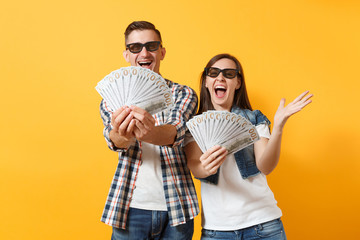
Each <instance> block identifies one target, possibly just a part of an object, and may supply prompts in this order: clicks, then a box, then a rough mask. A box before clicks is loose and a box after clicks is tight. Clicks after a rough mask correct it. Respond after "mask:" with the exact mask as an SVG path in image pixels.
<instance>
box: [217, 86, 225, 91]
mask: <svg viewBox="0 0 360 240" xmlns="http://www.w3.org/2000/svg"><path fill="white" fill-rule="evenodd" d="M215 89H224V90H226V88H225V87H224V86H216V87H215Z"/></svg>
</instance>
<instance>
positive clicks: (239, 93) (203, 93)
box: [197, 53, 252, 114]
mask: <svg viewBox="0 0 360 240" xmlns="http://www.w3.org/2000/svg"><path fill="white" fill-rule="evenodd" d="M223 58H227V59H230V60H232V61H233V62H234V63H235V64H236V68H237V69H239V72H240V74H238V78H239V79H240V82H241V85H240V88H239V89H237V90H235V95H234V100H233V104H232V105H233V106H238V107H240V108H242V109H250V110H252V107H251V104H250V101H249V98H248V94H247V91H246V86H245V76H244V71H243V68H242V66H241V64H240V62H239V60H237V59H236V57H234V56H232V55H230V54H227V53H222V54H218V55H216V56H215V57H213V58H212V59H210V61H209V62H208V64H207V65H206V68H208V67H211V66H212V65H214V64H215V62H217V61H219V60H220V59H223ZM205 84H206V73H205V70H204V71H203V72H202V74H201V78H200V104H199V110H198V113H197V114H201V113H203V112H206V111H208V110H214V106H213V104H212V102H211V96H210V93H209V90H208V89H207V87H205Z"/></svg>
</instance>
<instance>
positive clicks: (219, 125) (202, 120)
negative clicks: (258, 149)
mask: <svg viewBox="0 0 360 240" xmlns="http://www.w3.org/2000/svg"><path fill="white" fill-rule="evenodd" d="M186 126H187V127H188V129H189V131H190V133H191V135H192V136H193V137H194V139H195V141H196V143H197V144H198V146H199V147H200V149H201V151H202V152H203V153H204V152H206V150H208V149H209V148H211V147H213V146H214V145H220V146H223V147H225V148H226V149H227V150H228V153H229V154H230V153H234V152H237V151H239V150H241V149H243V148H245V147H247V146H249V145H251V144H253V143H254V142H256V141H257V140H259V134H258V132H257V131H256V128H255V126H254V125H252V124H251V122H250V121H249V120H247V119H246V118H244V117H242V116H240V115H238V114H235V113H231V112H227V111H207V112H204V113H202V114H200V115H197V116H195V117H193V118H192V119H190V120H189V121H188V122H187V123H186Z"/></svg>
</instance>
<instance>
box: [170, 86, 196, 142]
mask: <svg viewBox="0 0 360 240" xmlns="http://www.w3.org/2000/svg"><path fill="white" fill-rule="evenodd" d="M170 84H172V92H173V98H174V107H173V108H172V109H171V110H170V113H169V115H168V119H167V120H166V121H165V124H171V125H173V126H175V127H176V131H177V134H176V138H175V141H174V143H173V145H172V147H175V146H181V145H182V144H183V142H184V139H185V132H186V130H187V127H186V124H185V123H186V122H187V121H188V120H189V119H190V118H191V117H192V116H193V115H195V114H196V111H197V104H198V99H197V95H196V93H195V91H194V90H193V89H191V88H190V87H188V86H184V85H180V84H177V83H173V82H170Z"/></svg>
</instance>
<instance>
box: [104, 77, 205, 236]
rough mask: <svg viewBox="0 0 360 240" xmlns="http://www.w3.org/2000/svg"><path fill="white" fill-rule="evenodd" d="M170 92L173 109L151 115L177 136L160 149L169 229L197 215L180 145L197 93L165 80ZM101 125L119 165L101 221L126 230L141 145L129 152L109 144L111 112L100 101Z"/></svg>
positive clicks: (132, 146) (193, 110)
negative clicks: (117, 156)
mask: <svg viewBox="0 0 360 240" xmlns="http://www.w3.org/2000/svg"><path fill="white" fill-rule="evenodd" d="M166 82H167V84H168V86H169V87H170V89H172V93H173V100H174V107H173V108H172V109H171V110H169V111H166V112H161V113H158V114H154V115H153V117H154V119H155V125H156V126H158V125H163V124H171V125H173V126H175V127H176V130H177V135H176V139H175V142H174V144H173V146H171V147H166V146H158V147H159V148H160V159H161V169H162V177H163V186H164V192H165V199H166V205H167V209H168V214H169V220H170V225H172V226H176V225H179V224H183V223H185V222H186V221H188V220H190V219H193V218H194V217H195V216H196V215H197V214H198V213H199V205H198V199H197V196H196V192H195V187H194V183H193V181H192V177H191V174H190V171H189V169H188V167H187V165H186V157H185V153H184V151H183V146H182V145H183V141H184V138H185V132H186V130H187V127H186V124H185V123H186V121H187V120H188V119H190V118H191V117H192V116H193V115H194V114H195V113H196V110H197V96H196V93H195V92H194V91H193V90H192V89H191V88H189V87H187V86H184V85H180V84H177V83H174V82H172V81H169V80H166ZM100 113H101V118H102V120H103V123H104V126H105V128H104V132H103V133H104V136H105V140H106V142H107V144H108V146H109V148H110V149H111V150H113V151H117V152H119V163H118V166H117V168H116V172H115V175H114V177H113V180H112V183H111V187H110V190H109V194H108V197H107V200H106V203H105V208H104V211H103V215H102V218H101V221H102V222H104V223H105V224H108V225H110V226H113V227H117V228H122V229H125V228H126V219H127V214H128V211H129V208H130V201H131V197H132V194H133V190H134V187H135V181H136V177H137V174H138V171H139V167H140V165H141V161H142V160H141V147H140V146H141V143H140V142H139V141H136V142H135V143H134V144H133V145H131V146H130V147H129V148H128V149H126V150H125V149H119V148H116V146H115V145H114V144H113V143H112V141H111V140H110V137H109V133H110V131H111V129H112V126H111V124H110V122H111V112H110V111H109V110H108V108H107V106H106V102H105V101H104V100H103V101H101V104H100Z"/></svg>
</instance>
